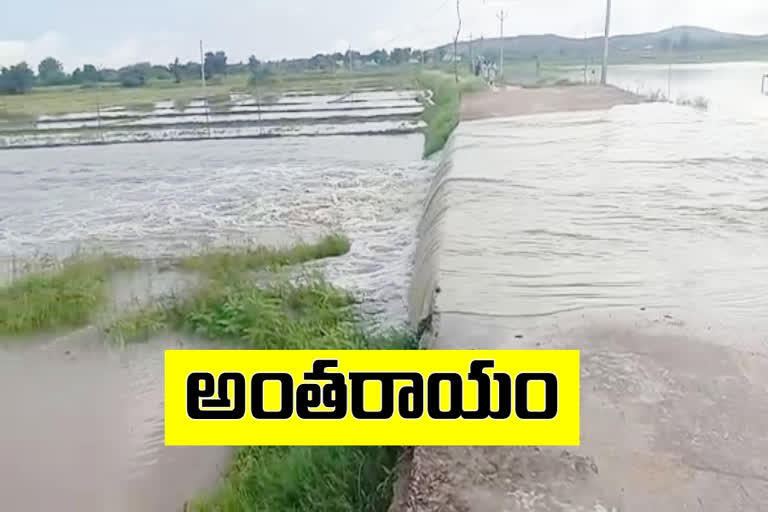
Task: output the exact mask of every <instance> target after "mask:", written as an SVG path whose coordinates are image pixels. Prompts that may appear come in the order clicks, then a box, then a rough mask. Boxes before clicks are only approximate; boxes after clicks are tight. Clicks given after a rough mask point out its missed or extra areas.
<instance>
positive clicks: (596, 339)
mask: <svg viewBox="0 0 768 512" xmlns="http://www.w3.org/2000/svg"><path fill="white" fill-rule="evenodd" d="M607 91H608V92H607V94H603V93H600V92H599V90H595V89H594V88H588V87H584V88H568V91H567V92H565V91H557V90H556V91H551V90H546V89H542V90H527V91H525V92H520V91H518V90H511V91H504V92H503V93H499V94H496V95H494V94H493V93H487V94H486V95H485V96H483V97H477V98H475V99H474V100H470V101H468V102H467V103H466V104H465V105H464V108H463V115H464V116H466V117H471V118H475V117H476V116H477V117H483V112H485V113H486V114H485V117H488V116H491V117H493V116H494V113H495V112H499V111H501V112H506V113H507V115H510V114H513V113H518V114H520V113H529V114H536V111H538V112H550V113H547V114H538V115H529V116H522V117H500V118H496V119H485V120H477V121H474V122H462V123H461V124H460V125H459V127H458V128H457V130H456V131H455V132H454V134H453V135H452V137H451V139H450V141H449V143H448V145H447V146H446V148H445V150H444V153H443V156H442V161H441V163H440V166H439V169H438V172H437V175H436V176H435V179H434V183H433V185H432V188H431V190H430V193H429V196H428V199H427V201H426V203H425V211H424V216H423V219H422V221H421V224H420V226H419V237H420V240H419V245H418V249H417V256H416V268H415V274H414V278H413V280H412V286H411V290H410V314H411V321H412V322H413V324H414V325H419V326H420V327H421V330H422V331H423V333H424V337H423V338H422V339H423V341H422V344H423V345H424V346H425V348H427V349H502V350H504V349H577V350H580V351H581V368H582V381H581V415H582V425H581V446H579V447H573V448H565V449H564V448H562V447H560V448H558V447H447V448H437V447H435V448H428V447H417V448H415V449H414V450H413V455H412V460H411V464H410V469H409V476H408V482H407V487H408V491H407V492H405V493H404V496H403V497H402V499H401V500H399V501H398V502H397V503H396V504H395V507H396V508H397V509H399V510H402V511H418V512H431V511H435V512H437V511H441V512H443V511H463V512H470V511H471V512H475V511H478V512H480V511H482V512H485V511H488V512H490V511H498V510H509V511H560V510H562V511H565V510H569V511H570V510H582V511H587V510H588V511H605V510H628V511H645V510H658V511H667V510H669V511H678V510H718V511H734V512H735V511H740V510H760V509H761V508H762V506H763V504H765V503H766V502H768V489H767V488H766V486H765V482H766V481H768V468H767V467H766V466H765V464H764V461H765V460H766V456H767V455H768V442H766V439H765V436H764V435H763V432H765V430H766V428H768V406H766V405H765V401H764V400H763V399H762V397H763V396H764V393H765V389H766V388H768V381H766V378H765V375H768V357H766V349H765V347H764V343H763V342H762V337H761V336H760V335H759V334H758V333H759V332H764V330H765V325H764V322H762V321H761V320H759V319H760V318H762V316H764V315H762V316H761V315H760V311H761V308H762V309H764V308H765V300H764V299H763V298H762V295H761V294H759V293H758V292H757V291H756V288H755V287H754V286H752V285H750V281H751V282H755V281H754V280H755V277H754V276H755V275H759V276H761V277H760V278H759V279H758V281H759V280H760V279H762V276H765V275H768V268H766V266H765V265H758V264H757V263H755V265H753V266H751V267H750V268H751V270H750V272H749V273H748V274H749V275H751V276H752V278H751V279H750V278H749V277H748V276H747V275H746V274H745V275H740V274H739V273H738V272H736V270H734V263H733V262H734V258H735V259H736V261H746V260H745V259H746V258H749V261H753V260H752V259H751V258H754V254H755V251H759V252H760V254H762V255H763V256H765V254H766V252H768V251H766V250H765V247H764V246H763V245H761V246H760V248H756V247H755V246H754V234H750V233H752V231H751V230H758V231H759V230H760V229H762V228H760V222H761V221H760V220H759V219H758V218H757V217H755V216H754V215H753V214H751V213H749V212H750V211H751V210H749V209H745V210H744V211H742V212H741V213H740V214H739V218H740V226H741V227H740V228H739V229H735V228H734V225H733V223H729V222H725V221H724V220H723V217H722V215H725V214H726V213H727V212H728V211H729V210H728V208H729V206H728V205H729V204H731V203H730V202H729V203H727V204H726V203H723V202H722V201H724V199H721V200H717V199H713V197H712V196H710V195H708V194H705V193H702V194H699V191H706V190H715V189H717V190H719V191H720V194H724V196H718V197H726V198H728V200H729V201H730V200H731V199H733V201H735V202H733V204H739V201H746V202H747V203H748V204H751V202H750V201H751V200H750V199H749V197H751V196H748V195H746V196H745V195H743V194H748V190H749V186H751V187H754V186H755V184H754V183H752V184H751V185H749V184H747V183H745V184H744V187H745V188H744V190H743V191H741V181H742V180H745V179H746V178H745V176H754V173H755V172H758V170H757V169H758V167H755V164H753V163H750V162H751V160H749V159H746V160H744V159H736V160H732V159H731V160H729V159H728V155H733V154H734V151H742V150H743V151H750V150H749V146H748V145H746V143H744V142H742V141H741V140H742V139H743V137H742V138H739V137H738V133H740V132H738V130H739V129H740V128H739V129H736V128H733V130H734V132H733V134H731V133H730V132H729V134H724V133H723V127H722V126H720V125H717V124H716V123H714V122H712V123H710V122H708V121H707V120H702V118H701V116H700V115H699V114H696V113H694V112H693V110H682V109H680V108H679V107H675V106H671V105H630V106H617V105H620V104H623V103H637V101H635V99H632V98H630V101H628V102H626V101H623V100H621V98H620V95H617V94H615V92H616V91H615V90H613V89H608V90H607ZM560 95H567V96H563V98H564V99H560V100H557V102H556V104H555V106H552V105H553V104H552V103H550V99H551V98H552V97H559V96H560ZM580 95H582V96H580ZM596 95H597V96H596ZM532 96H535V97H532ZM523 97H525V98H524V99H525V102H521V103H517V105H518V106H517V107H516V106H515V102H516V101H518V100H521V101H522V99H523ZM590 98H591V99H590ZM595 98H597V99H598V101H594V99H595ZM616 98H618V100H617V99H616ZM531 100H535V101H534V102H533V103H530V101H531ZM494 104H495V105H496V106H495V107H493V105H494ZM531 105H534V106H535V105H539V107H535V108H534V107H531ZM569 105H570V106H571V107H569ZM584 105H589V106H590V108H588V109H584V108H582V107H583V106H584ZM489 106H491V107H489ZM614 107H615V108H614ZM532 108H533V109H534V110H535V111H533V112H532V111H531V109H532ZM649 109H650V110H649ZM553 110H554V111H563V110H583V111H581V112H560V113H551V112H553ZM692 116H695V121H696V123H691V118H692ZM737 132H738V133H737ZM680 133H684V134H686V135H685V136H686V137H688V139H685V142H686V143H685V144H681V143H680V140H675V139H674V137H679V134H680ZM715 133H717V134H719V135H720V136H721V137H722V138H720V139H718V138H717V137H713V135H714V134H715ZM730 135H733V137H731V136H730ZM742 135H743V134H742ZM691 137H695V138H694V139H693V140H701V141H706V142H702V143H697V144H694V143H692V142H691V140H692V139H690V138H691ZM734 144H736V145H737V146H738V148H737V149H734ZM749 154H752V153H751V152H750V153H749ZM734 166H737V167H739V171H738V172H736V171H734V172H731V170H732V169H733V167H734ZM673 170H674V172H672V171H673ZM724 176H726V177H728V176H732V178H729V180H730V181H728V183H729V185H727V186H726V185H723V181H722V180H723V179H725V178H724ZM718 183H719V185H718ZM747 185H749V186H747ZM712 187H714V188H712ZM737 199H738V200H737ZM704 212H706V213H707V215H706V216H704ZM747 251H751V252H747ZM755 261H756V260H755ZM754 273H757V274H754ZM509 442H510V445H514V444H515V440H514V439H512V438H510V440H509Z"/></svg>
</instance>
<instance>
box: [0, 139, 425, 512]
mask: <svg viewBox="0 0 768 512" xmlns="http://www.w3.org/2000/svg"><path fill="white" fill-rule="evenodd" d="M422 144H423V139H422V137H420V136H399V137H360V138H354V137H330V138H310V139H300V138H296V139H281V140H274V141H258V142H245V141H227V142H216V141H205V142H199V143H192V144H179V143H167V144H151V145H146V146H142V145H128V146H121V145H116V146H109V147H104V148H67V149H63V148H62V149H47V150H29V151H21V152H6V153H3V154H2V155H0V182H1V183H3V186H2V187H0V261H3V262H4V268H5V270H4V276H3V277H4V278H7V277H8V273H9V270H8V269H9V267H10V266H9V264H8V262H9V261H10V260H11V259H12V258H13V257H15V258H27V257H34V256H35V255H36V254H39V253H49V254H54V255H56V256H63V255H66V254H68V253H71V252H72V251H74V250H78V249H79V250H89V249H106V250H111V251H118V252H123V253H128V254H134V255H137V256H139V257H141V258H144V259H145V260H148V261H150V262H151V261H155V260H158V259H162V258H165V257H168V256H171V255H174V254H180V253H185V252H189V251H193V250H196V249H198V248H200V247H205V246H218V245H233V244H246V243H272V244H281V243H286V242H289V241H292V240H296V239H312V238H313V237H315V236H318V235H320V234H322V233H324V232H328V231H331V230H339V231H342V232H344V233H347V234H348V235H349V236H350V238H351V239H352V241H353V245H352V250H351V252H350V254H349V255H347V256H345V257H342V258H338V259H335V260H333V261H332V262H328V263H323V264H320V265H319V266H320V267H324V268H326V269H327V271H328V274H329V276H330V277H331V279H333V280H334V281H335V282H337V283H338V284H340V285H344V286H347V287H349V288H351V289H352V290H354V291H357V292H358V293H359V294H360V295H362V296H363V297H364V298H365V299H367V306H366V307H367V308H368V309H369V310H370V311H371V312H373V313H376V315H377V316H376V318H377V319H378V320H379V321H380V322H382V323H385V324H398V323H400V322H402V321H403V319H404V318H405V309H406V306H405V299H404V297H403V295H404V290H405V289H406V283H407V282H408V280H409V275H410V272H411V265H410V262H411V255H412V252H413V244H414V240H415V237H414V230H415V225H416V220H417V219H418V216H419V214H420V210H421V202H422V200H423V197H424V195H425V193H426V188H427V186H428V183H429V180H430V178H431V173H432V167H433V165H432V164H430V163H428V162H426V163H425V162H423V161H421V159H420V155H421V148H422ZM175 281H177V279H176V277H175V276H173V275H171V277H170V278H168V276H167V275H163V276H160V277H158V278H157V279H155V278H152V279H148V278H147V277H146V275H140V276H138V277H136V276H134V277H131V276H122V277H121V278H120V279H117V280H116V281H115V282H114V283H113V285H114V286H115V287H116V290H115V291H116V295H117V297H118V300H119V302H120V303H121V304H126V305H129V304H131V303H132V301H133V299H134V298H140V297H141V296H142V295H145V294H148V293H149V294H153V295H158V294H162V292H163V290H166V291H167V289H168V288H169V287H170V286H172V285H173V284H174V282H175ZM155 288H157V289H155ZM195 344H196V342H195V340H190V339H179V338H178V337H177V336H168V337H164V338H161V339H157V340H154V341H153V342H152V343H149V344H145V345H138V346H134V347H129V348H128V349H126V350H124V351H121V350H115V349H110V348H108V346H105V344H104V343H103V340H102V338H101V336H100V335H99V333H98V331H96V330H94V329H84V330H81V331H78V332H74V333H57V335H51V336H46V337H44V339H40V340H36V341H33V342H31V343H29V342H27V343H11V344H9V345H7V346H5V348H0V387H2V389H5V390H16V391H15V392H14V393H10V392H9V393H7V394H8V395H10V396H9V397H8V401H9V402H7V403H8V404H9V407H8V410H9V411H13V413H12V414H10V415H9V417H5V416H4V417H3V420H2V421H0V453H2V454H3V456H2V458H3V463H2V464H0V468H1V469H0V497H1V499H2V502H3V506H2V507H0V508H3V509H6V508H7V509H8V510H31V511H38V510H40V511H43V510H80V511H85V512H88V511H102V510H115V511H121V510H125V511H134V510H143V511H149V512H153V511H168V510H174V509H176V508H178V507H179V506H180V505H181V504H182V503H183V502H184V500H185V499H188V498H190V497H192V496H194V495H195V494H196V493H198V492H199V491H200V490H201V489H205V488H206V487H208V486H210V485H211V484H212V483H213V482H214V481H215V479H216V477H217V476H218V474H219V473H220V471H221V470H222V469H223V468H224V467H226V463H227V460H228V457H229V451H228V450H220V449H199V448H194V449H193V448H167V447H165V446H163V424H162V405H163V403H162V389H163V388H162V354H163V349H165V348H175V347H178V346H184V347H189V346H195Z"/></svg>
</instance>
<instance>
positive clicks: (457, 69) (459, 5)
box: [453, 0, 461, 83]
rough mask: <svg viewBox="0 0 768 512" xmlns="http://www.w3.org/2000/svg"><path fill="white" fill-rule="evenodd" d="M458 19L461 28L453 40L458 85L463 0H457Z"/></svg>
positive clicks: (454, 69)
mask: <svg viewBox="0 0 768 512" xmlns="http://www.w3.org/2000/svg"><path fill="white" fill-rule="evenodd" d="M456 17H457V18H458V19H459V26H458V27H456V37H455V38H454V39H453V75H454V77H455V78H456V83H458V82H459V61H458V58H459V57H458V53H459V35H461V0H456Z"/></svg>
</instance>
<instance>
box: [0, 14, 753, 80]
mask: <svg viewBox="0 0 768 512" xmlns="http://www.w3.org/2000/svg"><path fill="white" fill-rule="evenodd" d="M460 3H461V12H462V18H463V27H462V31H461V34H462V37H461V38H462V39H467V38H469V37H470V35H472V36H473V37H478V36H480V35H483V36H485V37H495V36H497V35H498V34H499V21H498V19H497V18H496V14H497V13H498V12H499V11H500V10H501V9H504V10H505V12H507V14H508V17H507V19H506V21H505V29H504V31H505V35H518V34H537V33H556V34H560V35H565V36H575V37H583V36H584V35H585V34H588V35H598V34H600V33H601V32H602V30H603V24H604V22H605V18H604V16H605V0H460ZM674 25H699V26H706V27H710V28H715V29H718V30H723V31H728V32H740V33H746V34H766V33H768V1H766V0H728V1H727V2H726V1H723V0H613V14H612V33H615V34H619V33H637V32H646V31H655V30H659V29H662V28H667V27H670V26H674ZM456 28H457V17H456V0H222V1H219V2H211V1H204V0H159V1H158V0H130V1H122V2H109V1H107V2H105V1H104V0H67V1H62V0H25V1H22V2H13V1H10V0H9V1H6V2H2V5H0V66H2V65H9V64H14V63H16V62H19V61H21V60H26V61H28V62H29V63H30V64H31V65H33V66H34V67H36V66H37V63H38V62H39V61H40V60H42V59H43V58H45V57H47V56H53V57H56V58H57V59H59V60H61V61H62V62H63V64H64V68H65V69H66V70H68V71H71V70H72V69H74V68H75V67H78V66H82V65H83V64H85V63H91V64H94V65H96V66H97V67H120V66H123V65H127V64H132V63H135V62H139V61H152V62H155V63H163V64H167V63H168V62H171V61H172V60H173V59H174V58H175V57H177V56H178V57H179V58H180V59H181V60H182V61H188V60H195V61H199V58H200V57H199V41H200V39H203V41H204V45H205V48H206V51H207V50H224V51H226V53H227V55H228V56H229V62H237V61H240V60H243V61H245V60H247V58H248V56H249V55H251V54H254V55H256V56H257V57H258V58H259V59H261V60H268V59H279V58H284V57H285V58H292V57H309V56H312V55H314V54H316V53H327V52H333V51H342V52H343V51H346V50H347V48H349V47H350V46H351V47H352V48H353V49H355V50H358V51H361V52H364V53H365V52H370V51H372V50H373V49H376V48H382V47H383V48H387V49H391V48H393V47H396V46H411V47H413V48H429V47H434V46H436V45H439V44H444V43H447V42H449V41H452V40H453V37H454V34H455V33H456Z"/></svg>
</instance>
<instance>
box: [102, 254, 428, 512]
mask: <svg viewBox="0 0 768 512" xmlns="http://www.w3.org/2000/svg"><path fill="white" fill-rule="evenodd" d="M287 254H292V255H294V254H295V255H300V256H291V257H290V258H287V260H281V261H293V260H303V259H305V256H304V255H305V254H308V253H307V250H306V249H301V250H298V249H297V248H294V249H293V251H292V252H290V251H289V252H288V253H287ZM259 261H264V260H259ZM267 261H272V259H271V258H268V259H267ZM236 268H239V269H241V270H243V269H245V268H247V265H236ZM354 304H355V299H354V297H352V296H351V295H350V294H349V293H347V292H346V291H344V290H342V289H339V288H337V287H335V286H333V285H331V284H330V283H328V282H327V281H325V280H324V279H323V278H322V277H321V276H320V275H303V276H302V277H300V278H298V279H288V278H285V277H283V278H280V277H278V278H277V279H276V280H275V281H273V282H271V283H268V284H263V283H258V282H255V281H248V280H247V279H245V278H244V276H243V274H239V275H238V274H226V275H225V276H222V277H221V278H220V279H214V280H211V281H210V282H209V284H208V286H206V287H204V288H203V289H202V290H200V291H199V292H198V293H197V294H195V295H194V296H192V297H190V298H188V299H186V300H176V301H171V302H170V303H168V304H165V305H164V306H162V307H158V308H154V309H148V310H146V311H144V312H140V313H138V314H136V315H134V316H130V317H127V318H125V319H122V320H120V321H118V322H117V323H116V324H115V325H113V327H112V329H113V330H112V334H114V335H118V336H122V340H123V341H131V340H129V339H128V337H129V336H130V335H133V336H141V337H144V338H145V339H146V338H148V337H149V336H151V334H152V333H153V332H157V331H158V330H164V329H176V330H181V331H186V332H191V333H195V334H197V335H199V336H203V337H205V338H207V339H209V340H211V341H213V342H222V343H225V344H226V346H227V347H231V346H235V347H240V348H243V349H256V350H270V349H272V350H275V349H279V350H301V349H315V350H317V349H321V350H324V349H328V350H331V349H333V350H347V349H357V350H365V349H373V350H376V349H413V348H416V347H417V346H418V341H417V339H416V337H415V336H414V335H413V334H412V333H410V332H408V331H406V330H392V331H389V332H385V333H381V334H378V335H374V334H371V333H370V332H369V331H367V330H366V329H365V326H364V318H363V317H362V315H361V314H360V313H359V312H358V311H357V310H356V309H355V308H354ZM133 341H135V340H133ZM399 454H400V450H399V449H398V448H393V447H246V448H241V449H239V450H238V452H237V455H236V458H235V462H234V464H233V466H232V468H231V469H230V470H229V472H228V473H227V475H226V476H225V478H224V479H223V481H222V482H220V483H219V485H218V486H217V487H216V488H215V489H214V490H213V491H212V492H210V493H208V494H206V495H203V496H201V497H200V498H198V499H197V500H195V501H193V502H190V503H188V504H187V508H186V509H187V510H194V511H198V512H213V511H217V512H228V511H231V512H236V511H237V512H240V511H245V510H248V511H264V512H271V511H281V512H292V511H295V512H315V511H316V512H325V511H329V510H332V511H341V512H344V511H349V512H384V511H385V510H387V508H388V507H389V505H390V502H391V500H392V493H393V484H394V480H395V477H396V471H395V470H396V466H397V462H398V457H399Z"/></svg>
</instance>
